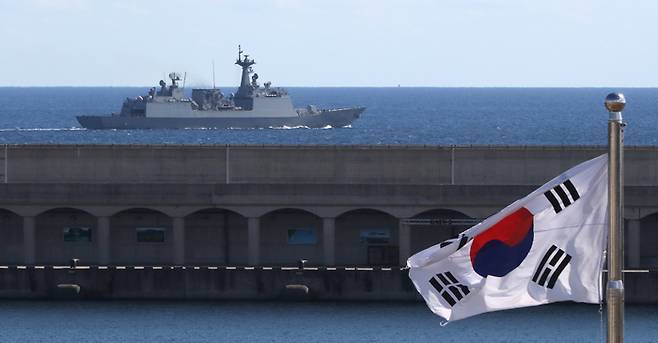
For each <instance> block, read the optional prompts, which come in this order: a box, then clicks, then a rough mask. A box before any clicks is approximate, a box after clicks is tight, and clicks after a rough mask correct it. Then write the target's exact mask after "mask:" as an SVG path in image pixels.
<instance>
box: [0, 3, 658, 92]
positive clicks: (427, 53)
mask: <svg viewBox="0 0 658 343" xmlns="http://www.w3.org/2000/svg"><path fill="white" fill-rule="evenodd" d="M0 42H1V44H2V50H1V51H2V52H1V53H0V66H1V67H0V70H1V71H2V74H1V78H0V86H34V85H43V86H52V85H73V86H94V85H107V86H147V85H155V84H156V83H157V81H158V80H159V79H161V78H162V77H163V75H164V74H165V73H168V72H170V71H180V72H187V84H188V85H191V86H203V85H209V84H210V83H211V80H212V77H211V61H212V60H215V70H216V79H217V85H224V86H226V85H235V84H237V83H238V82H239V69H238V67H237V66H235V65H233V62H234V61H235V58H236V55H237V45H238V44H242V46H243V48H244V50H246V51H247V52H248V53H249V54H250V55H251V56H253V57H254V58H255V59H256V62H257V64H256V65H255V66H254V67H255V70H256V72H258V73H259V75H260V76H261V78H260V80H261V81H267V80H271V81H273V84H274V85H283V86H396V85H398V84H400V85H402V86H439V87H451V86H569V87H571V86H576V87H580V86H595V87H603V86H617V87H619V86H637V87H644V86H649V87H656V86H658V43H657V42H658V1H656V0H629V1H622V0H616V1H609V0H543V1H523V0H435V1H431V0H404V1H403V0H398V1H394V0H331V1H322V0H231V1H224V0H186V1H182V0H176V1H170V0H158V1H146V0H144V1H140V0H116V1H111V0H98V1H96V0H0Z"/></svg>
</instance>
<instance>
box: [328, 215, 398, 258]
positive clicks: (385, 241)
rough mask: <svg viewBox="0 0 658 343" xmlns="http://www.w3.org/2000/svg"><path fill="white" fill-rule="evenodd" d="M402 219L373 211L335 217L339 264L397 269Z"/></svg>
mask: <svg viewBox="0 0 658 343" xmlns="http://www.w3.org/2000/svg"><path fill="white" fill-rule="evenodd" d="M398 226H399V220H398V219H397V218H395V217H393V216H392V215H390V214H388V213H386V212H382V211H378V210H373V209H357V210H352V211H348V212H345V213H343V214H341V215H340V216H338V217H336V265H339V266H350V265H357V266H397V265H398V264H399V256H398V255H399V246H398V238H399V237H398V236H399V234H398Z"/></svg>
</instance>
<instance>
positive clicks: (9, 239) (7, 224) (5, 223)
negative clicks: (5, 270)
mask: <svg viewBox="0 0 658 343" xmlns="http://www.w3.org/2000/svg"><path fill="white" fill-rule="evenodd" d="M0 237H1V238H0V264H3V265H7V264H21V263H23V250H24V249H23V217H21V216H19V215H18V214H16V213H14V212H12V211H9V210H5V209H0Z"/></svg>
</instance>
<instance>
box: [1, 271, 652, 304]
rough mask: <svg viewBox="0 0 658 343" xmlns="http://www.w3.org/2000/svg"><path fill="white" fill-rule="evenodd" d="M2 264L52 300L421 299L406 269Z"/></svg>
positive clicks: (9, 283)
mask: <svg viewBox="0 0 658 343" xmlns="http://www.w3.org/2000/svg"><path fill="white" fill-rule="evenodd" d="M5 267H7V268H0V298H12V299H16V298H21V299H54V298H59V297H61V296H62V295H61V292H60V290H59V289H58V285H77V286H79V289H80V292H79V294H76V296H75V297H76V298H79V299H288V298H289V294H287V290H286V289H287V288H286V286H290V285H294V286H304V287H306V288H305V289H308V294H307V295H306V296H305V297H304V300H332V301H338V300H369V301H379V300H381V301H384V300H385V301H409V300H420V296H419V295H418V294H417V292H416V291H415V289H414V286H413V285H412V283H411V282H410V280H409V278H408V277H407V271H406V270H405V269H404V268H361V267H335V268H333V267H332V268H303V269H299V268H295V267H286V268H280V267H229V266H204V267H198V266H82V267H78V268H74V269H71V268H68V267H64V266H61V267H60V266H57V267H54V266H39V268H37V267H34V266H30V267H26V266H5ZM625 278H626V290H627V291H626V302H628V303H658V293H656V292H654V291H653V289H654V288H653V285H655V284H656V283H657V282H658V272H655V271H648V270H632V271H631V270H629V271H627V273H626V274H625Z"/></svg>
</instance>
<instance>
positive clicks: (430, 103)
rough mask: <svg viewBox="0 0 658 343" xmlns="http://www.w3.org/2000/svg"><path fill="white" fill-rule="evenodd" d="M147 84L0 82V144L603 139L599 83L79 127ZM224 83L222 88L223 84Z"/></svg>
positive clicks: (652, 95)
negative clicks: (339, 116)
mask: <svg viewBox="0 0 658 343" xmlns="http://www.w3.org/2000/svg"><path fill="white" fill-rule="evenodd" d="M146 90H147V88H0V94H1V96H0V144H5V143H6V144H26V143H42V144H140V143H141V144H430V145H435V144H441V145H451V144H512V145H517V144H521V145H526V144H527V145H541V144H550V145H604V144H606V137H607V136H606V135H607V129H606V125H607V112H606V111H605V109H604V107H603V99H604V98H605V96H606V94H607V93H609V92H610V91H612V90H613V89H605V88H291V89H290V94H291V96H292V98H293V101H294V103H295V105H296V106H300V107H301V106H305V105H306V104H316V105H319V106H320V107H342V106H356V105H359V106H366V107H367V110H366V112H365V113H364V114H363V116H362V118H360V119H359V120H357V121H356V122H354V123H353V125H352V127H351V128H336V129H308V128H297V129H285V128H271V129H233V130H231V129H228V130H119V131H114V130H109V131H108V130H84V129H81V128H80V125H79V124H78V123H77V121H76V120H75V116H76V115H81V114H109V113H111V112H118V111H119V110H120V109H121V103H122V101H123V99H124V98H125V97H127V96H136V95H139V94H144V92H146ZM614 90H615V91H623V92H624V93H625V94H626V98H627V100H628V105H627V106H626V110H625V112H624V117H625V119H626V121H627V122H628V124H629V126H628V128H627V134H626V142H627V144H634V145H658V89H655V88H631V89H614ZM228 91H230V90H227V92H228Z"/></svg>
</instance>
